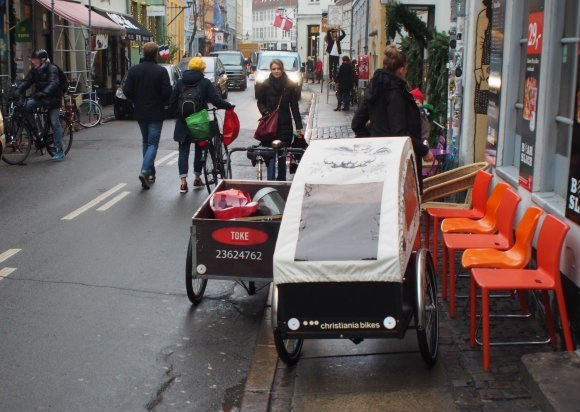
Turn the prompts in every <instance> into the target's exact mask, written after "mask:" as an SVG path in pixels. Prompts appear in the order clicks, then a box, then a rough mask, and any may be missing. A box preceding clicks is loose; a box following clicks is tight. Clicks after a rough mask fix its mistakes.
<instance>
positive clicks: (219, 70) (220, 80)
mask: <svg viewBox="0 0 580 412" xmlns="http://www.w3.org/2000/svg"><path fill="white" fill-rule="evenodd" d="M202 59H203V61H204V62H205V72H204V74H205V77H206V78H208V79H209V80H210V81H211V82H212V83H213V85H214V87H215V88H216V90H217V92H218V94H219V95H220V97H221V98H222V99H227V98H228V75H227V74H226V69H225V67H224V65H223V63H222V61H221V60H220V59H219V57H213V56H206V57H202ZM189 60H191V57H187V58H185V59H181V60H180V62H179V63H178V65H177V66H178V67H179V70H180V71H181V73H183V72H184V71H186V70H187V66H188V64H189Z"/></svg>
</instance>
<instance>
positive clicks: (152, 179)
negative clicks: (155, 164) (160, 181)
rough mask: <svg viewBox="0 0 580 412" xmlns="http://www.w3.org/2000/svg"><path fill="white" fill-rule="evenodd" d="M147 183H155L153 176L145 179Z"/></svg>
mask: <svg viewBox="0 0 580 412" xmlns="http://www.w3.org/2000/svg"><path fill="white" fill-rule="evenodd" d="M147 181H148V182H149V184H151V183H155V176H149V177H148V178H147Z"/></svg>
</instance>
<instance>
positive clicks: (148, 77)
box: [123, 58, 171, 122]
mask: <svg viewBox="0 0 580 412" xmlns="http://www.w3.org/2000/svg"><path fill="white" fill-rule="evenodd" d="M123 93H125V96H127V99H129V100H130V101H132V102H133V104H134V105H135V109H134V111H133V118H134V119H135V120H138V121H152V122H158V121H161V120H164V119H165V103H167V101H168V100H169V96H171V84H170V83H169V74H168V73H167V70H165V69H164V68H163V67H161V66H160V65H158V64H157V62H155V60H151V59H145V58H143V59H141V62H140V63H139V64H138V65H136V66H133V67H131V68H130V69H129V73H128V74H127V80H126V81H125V85H124V86H123Z"/></svg>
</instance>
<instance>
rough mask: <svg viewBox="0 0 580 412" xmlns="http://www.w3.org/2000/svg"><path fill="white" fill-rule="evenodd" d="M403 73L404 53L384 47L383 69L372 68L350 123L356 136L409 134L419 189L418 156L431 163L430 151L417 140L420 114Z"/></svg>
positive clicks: (419, 164)
mask: <svg viewBox="0 0 580 412" xmlns="http://www.w3.org/2000/svg"><path fill="white" fill-rule="evenodd" d="M406 74H407V58H406V57H405V55H404V54H403V53H402V52H401V51H400V50H399V49H397V47H396V46H393V45H390V46H387V48H386V50H385V58H384V60H383V68H382V69H378V70H377V71H375V74H374V75H373V78H372V79H371V81H370V83H369V86H368V87H367V90H366V92H365V97H364V100H363V103H362V104H361V105H360V106H359V108H358V110H357V111H356V113H355V115H354V117H353V118H352V123H351V126H352V130H353V131H354V132H355V134H356V136H357V137H379V136H410V137H411V142H412V143H413V151H414V152H415V162H416V164H417V174H418V178H419V183H420V186H421V189H422V188H423V179H422V161H421V158H422V159H423V160H425V161H426V162H432V161H433V154H432V153H431V152H430V151H429V146H427V145H425V144H424V143H423V141H422V139H421V116H420V113H419V108H418V107H417V105H416V104H415V100H414V98H413V96H412V95H411V93H409V90H408V87H407V82H406V81H405V75H406Z"/></svg>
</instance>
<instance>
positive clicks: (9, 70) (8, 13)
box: [4, 0, 12, 85]
mask: <svg viewBox="0 0 580 412" xmlns="http://www.w3.org/2000/svg"><path fill="white" fill-rule="evenodd" d="M4 5H5V6H6V40H7V41H8V43H7V45H8V47H7V48H6V50H7V51H8V55H7V56H6V63H7V65H8V83H9V85H10V83H12V57H11V56H12V43H11V41H10V6H9V5H8V0H6V3H5V4H4Z"/></svg>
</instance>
